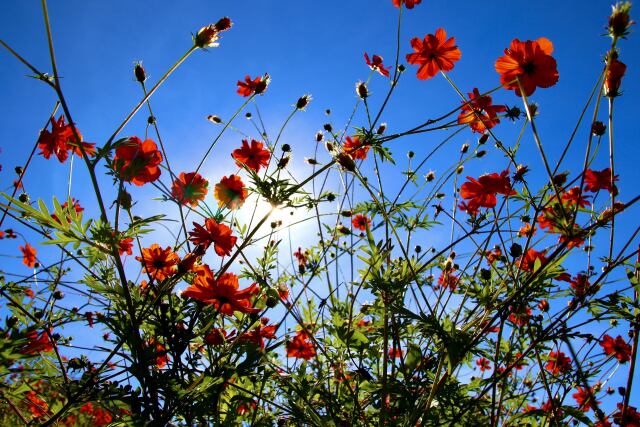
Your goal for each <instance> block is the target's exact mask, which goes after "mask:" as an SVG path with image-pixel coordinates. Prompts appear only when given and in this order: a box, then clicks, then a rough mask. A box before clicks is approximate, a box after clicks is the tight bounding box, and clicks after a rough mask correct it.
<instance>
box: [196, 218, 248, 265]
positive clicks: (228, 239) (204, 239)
mask: <svg viewBox="0 0 640 427" xmlns="http://www.w3.org/2000/svg"><path fill="white" fill-rule="evenodd" d="M193 226H194V229H193V231H190V232H189V237H190V239H189V240H191V242H192V243H193V244H194V245H202V246H204V247H205V248H208V247H209V246H210V245H211V244H213V245H214V250H215V251H216V254H218V256H227V255H230V254H231V250H232V249H233V245H235V244H236V240H238V238H237V237H235V236H232V235H231V229H230V228H229V227H227V226H226V225H224V224H220V223H218V222H216V220H215V219H213V218H207V219H206V220H205V221H204V227H203V226H202V225H199V224H196V223H195V222H194V223H193Z"/></svg>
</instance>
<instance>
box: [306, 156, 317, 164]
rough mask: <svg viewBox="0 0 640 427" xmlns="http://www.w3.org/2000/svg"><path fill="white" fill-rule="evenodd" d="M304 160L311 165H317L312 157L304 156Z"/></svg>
mask: <svg viewBox="0 0 640 427" xmlns="http://www.w3.org/2000/svg"><path fill="white" fill-rule="evenodd" d="M304 161H305V162H307V163H308V164H310V165H311V166H315V165H319V163H318V161H317V160H316V159H314V158H313V157H305V158H304Z"/></svg>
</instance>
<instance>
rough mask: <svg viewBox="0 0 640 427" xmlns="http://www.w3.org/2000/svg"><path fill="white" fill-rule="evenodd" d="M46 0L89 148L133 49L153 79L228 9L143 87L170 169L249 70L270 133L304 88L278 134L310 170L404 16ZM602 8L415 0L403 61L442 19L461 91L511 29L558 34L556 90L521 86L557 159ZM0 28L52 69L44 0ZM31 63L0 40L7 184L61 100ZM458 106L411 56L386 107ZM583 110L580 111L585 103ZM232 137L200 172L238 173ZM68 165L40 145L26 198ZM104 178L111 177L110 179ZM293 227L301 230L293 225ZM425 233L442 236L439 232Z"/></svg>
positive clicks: (356, 10)
mask: <svg viewBox="0 0 640 427" xmlns="http://www.w3.org/2000/svg"><path fill="white" fill-rule="evenodd" d="M507 4H508V7H507ZM452 5H454V7H452ZM49 11H50V17H51V21H52V27H53V35H54V40H55V46H56V53H57V59H58V67H59V71H60V75H61V76H62V78H63V79H62V82H63V83H62V84H63V89H64V92H65V94H66V97H67V100H68V102H69V106H70V109H71V111H72V114H73V117H74V120H75V122H76V124H77V126H78V128H79V129H80V130H81V131H82V133H83V135H84V137H85V139H86V140H87V141H92V142H96V143H97V144H98V145H102V144H103V143H104V141H105V140H106V139H107V138H108V137H109V135H110V134H111V133H112V132H113V130H114V129H115V128H116V126H117V125H118V124H119V122H120V121H121V120H122V119H123V118H124V117H125V116H126V115H127V113H128V112H129V111H130V110H131V108H132V107H133V106H134V105H135V104H136V103H137V102H138V101H139V100H140V98H141V92H140V88H139V87H138V84H137V83H136V82H135V81H134V79H133V73H132V70H133V64H134V61H143V65H144V67H145V69H146V71H147V73H148V75H149V78H150V80H149V81H150V83H151V84H153V82H155V81H156V79H158V78H159V77H160V76H161V75H162V74H163V73H164V71H165V70H166V69H167V68H168V67H169V66H171V64H173V62H174V61H175V60H176V59H177V58H179V57H180V56H181V55H182V54H183V53H184V52H185V51H186V50H187V49H188V48H189V47H190V46H191V44H192V42H191V34H194V33H195V32H196V31H197V30H198V29H199V28H200V27H201V26H203V25H206V24H209V23H213V22H215V21H217V20H218V19H219V18H221V17H223V16H229V17H230V18H231V19H232V20H233V22H234V26H233V28H232V29H231V30H230V31H228V32H226V33H224V35H223V37H222V40H221V45H220V47H219V48H215V49H210V50H209V51H207V52H202V51H198V52H195V53H194V54H193V55H192V56H191V57H190V58H189V59H188V61H187V62H186V63H185V64H184V65H183V66H182V67H181V68H180V69H179V70H178V71H177V72H176V73H174V75H172V76H171V78H170V79H169V81H168V82H167V84H166V85H165V86H163V87H162V88H161V89H160V91H159V92H158V93H157V94H156V95H154V96H153V98H152V103H153V107H154V110H155V115H156V117H157V119H158V124H159V126H160V130H161V132H162V135H163V139H164V140H165V143H166V145H167V148H168V150H169V153H170V157H171V160H172V166H173V168H174V169H175V170H176V171H182V170H184V171H189V170H192V169H193V167H194V164H195V163H197V161H198V160H199V156H200V154H201V153H202V152H203V151H204V150H205V149H206V147H207V146H208V144H209V143H210V141H211V140H212V139H213V137H215V135H216V134H217V132H218V131H219V128H217V127H215V126H214V125H212V124H211V123H210V122H208V121H207V120H206V116H207V115H209V114H217V115H220V116H221V117H223V118H227V117H229V116H230V115H231V114H232V113H233V112H234V111H235V110H236V108H238V106H239V105H240V104H241V103H242V101H243V99H241V98H240V97H239V96H237V95H236V94H235V90H236V81H237V80H238V79H242V78H243V77H244V75H246V74H249V75H251V76H252V77H253V76H256V75H259V74H263V73H265V72H268V73H269V74H270V75H271V77H272V83H271V85H270V87H269V89H268V91H267V94H265V95H264V96H262V97H260V99H259V106H260V111H261V113H262V117H263V119H264V121H265V122H266V123H267V130H268V131H269V133H270V134H271V135H273V134H274V133H275V132H277V130H278V128H279V125H280V124H281V123H282V121H283V120H284V119H285V118H286V116H287V115H288V114H289V112H290V111H291V108H292V107H291V106H292V105H293V104H294V103H295V102H296V100H297V99H298V97H299V96H301V95H303V94H305V93H310V94H312V95H313V101H312V103H311V105H310V106H309V107H308V109H307V112H305V113H304V114H300V115H298V116H296V118H295V120H294V121H293V122H292V123H291V125H290V126H289V127H288V128H287V130H286V132H285V134H284V139H283V142H287V143H290V144H291V145H292V146H293V147H294V159H295V160H294V167H295V168H296V170H297V171H300V173H304V172H308V171H309V168H308V167H307V166H305V165H304V163H303V162H302V159H303V157H305V156H308V155H310V153H311V151H312V150H313V147H314V142H313V141H314V140H313V137H314V134H315V132H316V131H317V130H319V129H321V128H322V125H323V124H324V123H326V122H327V121H332V122H333V123H334V125H335V126H336V127H341V126H344V123H345V122H346V120H347V118H348V116H349V114H350V113H351V111H352V109H353V105H354V104H355V102H356V95H355V91H354V87H355V86H354V85H355V82H356V81H358V80H365V79H367V77H368V76H369V70H368V68H367V67H366V66H365V64H364V60H363V57H362V55H363V53H364V52H369V53H370V54H373V53H377V54H379V55H381V56H383V57H384V58H385V63H386V64H387V65H391V64H392V63H393V57H394V54H395V44H396V39H395V32H396V23H397V13H398V10H397V9H395V8H394V7H393V6H392V5H391V0H351V1H347V2H345V1H334V0H326V1H322V2H317V1H311V0H306V1H297V2H294V1H285V0H282V1H278V2H276V1H251V2H239V1H229V0H224V1H188V2H175V1H165V0H161V1H137V2H130V1H129V2H126V1H121V0H112V1H106V2H96V1H75V0H74V1H72V0H69V1H64V2H53V1H51V2H50V4H49ZM609 11H610V2H609V1H595V0H591V1H580V2H578V1H563V2H557V1H534V2H532V1H511V2H508V3H505V2H477V1H467V0H464V1H456V2H451V1H434V0H424V1H423V4H421V5H420V6H418V7H416V8H415V9H413V10H409V11H405V12H404V16H403V27H402V33H401V38H400V46H401V49H400V54H401V55H400V58H401V61H402V62H404V55H405V54H406V53H409V52H410V51H411V49H410V46H409V40H410V39H411V38H412V37H414V36H418V37H424V36H425V34H427V33H433V32H435V30H436V29H437V28H439V27H443V28H444V29H445V30H446V31H447V33H448V34H449V35H450V36H454V37H455V38H456V41H457V44H458V46H459V48H460V49H461V51H462V59H461V60H460V61H459V62H458V63H457V64H456V66H455V68H454V70H453V71H452V72H451V73H449V75H450V77H451V78H452V79H453V80H454V81H455V82H456V84H457V85H458V86H459V87H460V88H461V90H463V91H464V92H470V91H471V90H472V89H473V88H474V87H478V88H479V89H480V90H481V91H484V90H489V89H492V88H494V87H495V86H497V85H498V75H497V73H496V72H495V71H494V70H493V64H494V62H495V60H496V58H498V57H499V56H501V55H502V51H503V49H504V48H505V47H507V46H508V45H509V43H510V41H511V40H512V39H513V38H515V37H517V38H520V39H522V40H525V39H536V38H538V37H541V36H545V37H547V38H549V39H550V40H551V41H552V42H553V43H554V46H555V52H554V56H555V57H556V59H557V61H558V70H559V73H560V80H559V83H558V84H557V85H556V86H555V87H553V88H550V89H539V90H537V91H536V93H535V94H534V96H532V97H531V98H532V100H533V101H535V102H538V103H539V104H540V116H539V119H538V123H539V130H540V133H541V135H542V139H543V143H544V144H545V149H546V150H547V154H548V155H549V157H550V158H551V159H552V163H553V159H556V158H557V156H558V155H559V153H560V151H561V149H562V147H563V144H564V141H565V140H566V139H567V137H568V136H569V135H570V133H571V131H572V126H573V124H575V120H576V119H577V117H578V115H579V113H580V108H581V107H582V104H583V102H584V101H585V100H586V99H587V97H588V95H589V92H590V91H591V88H592V86H593V84H594V83H595V81H596V78H597V76H598V73H599V72H600V69H601V66H602V59H603V55H604V53H605V52H606V50H607V48H608V46H609V39H608V38H607V37H603V33H604V32H605V30H604V25H605V22H606V17H607V16H608V14H609ZM0 38H2V39H3V40H4V41H5V42H7V43H8V44H9V45H10V46H12V47H13V48H14V49H15V50H16V51H18V52H19V53H20V54H21V55H23V56H24V57H25V58H26V59H27V60H29V61H30V62H32V63H33V65H34V66H36V68H38V69H40V70H42V71H44V72H50V71H51V69H50V65H49V59H48V50H47V44H46V35H45V32H44V26H43V19H42V14H41V12H40V9H39V2H36V1H20V2H8V1H5V2H2V3H1V4H0ZM619 47H620V48H621V49H622V51H621V59H622V60H623V61H624V62H625V63H626V64H627V66H628V69H627V75H626V77H625V79H624V82H623V90H624V96H622V97H620V98H619V99H617V100H616V111H617V116H616V125H615V126H616V127H615V132H616V141H617V143H616V144H617V145H616V159H617V172H618V173H619V174H620V176H621V182H620V185H619V187H620V189H621V198H623V199H625V198H630V197H633V196H635V195H636V194H637V193H636V192H637V189H636V186H635V184H636V183H637V182H638V180H640V168H638V167H637V165H636V163H637V159H638V155H637V153H638V151H637V146H636V144H637V135H639V134H640V121H638V120H637V114H638V108H637V101H636V100H637V96H638V93H639V91H640V80H639V79H638V69H639V66H640V41H639V39H638V37H637V34H632V35H631V37H630V38H629V40H623V41H621V43H620V45H619ZM26 74H27V70H26V69H25V68H24V67H23V66H22V65H21V64H20V63H18V62H17V61H16V60H15V59H14V58H12V57H11V56H10V55H8V54H7V53H6V51H0V82H1V83H0V99H2V100H3V101H4V102H2V103H0V116H2V117H3V119H4V120H3V126H2V127H1V128H0V147H1V148H2V153H0V164H2V166H3V169H2V172H0V180H2V181H1V182H2V185H1V186H0V187H1V188H2V189H3V190H6V189H8V188H9V187H10V185H11V182H12V181H13V179H14V178H15V177H14V174H13V168H14V166H16V165H19V164H22V163H24V161H25V159H26V157H27V155H28V153H29V150H30V149H31V147H32V146H33V144H34V142H35V140H36V139H37V136H38V132H39V130H40V128H41V127H42V125H43V124H44V122H45V121H46V119H47V117H48V116H49V114H50V112H51V109H52V107H53V104H54V102H55V97H54V93H53V92H52V91H51V90H50V89H49V88H48V87H47V86H46V85H44V84H42V83H41V82H38V81H37V80H35V79H31V78H27V77H25V75H26ZM387 87H388V80H386V79H384V78H382V77H380V76H378V75H374V76H373V77H372V80H371V84H370V90H371V92H372V97H371V100H370V102H371V105H372V106H374V109H375V107H376V106H378V105H379V104H380V102H381V98H382V97H383V95H384V94H385V93H386V90H387ZM494 102H496V103H504V104H507V105H510V106H511V105H520V99H519V98H517V97H515V96H514V95H513V93H511V92H507V91H499V92H497V93H496V94H495V95H494ZM458 105H459V99H458V98H457V96H456V94H455V92H454V91H453V90H452V88H451V87H450V86H449V85H448V83H446V81H444V79H442V78H441V77H440V76H436V78H434V79H432V80H429V81H426V82H425V81H419V80H417V79H416V78H415V67H413V66H411V65H407V71H406V73H405V74H404V75H403V77H402V80H401V82H400V85H399V87H398V89H397V92H396V94H395V95H394V98H393V99H392V101H391V103H390V105H389V108H388V109H387V110H386V112H385V114H384V115H383V117H382V120H383V121H385V122H387V123H388V124H389V132H396V131H401V130H405V129H407V128H409V127H412V126H414V125H416V124H418V123H421V122H423V121H425V120H426V119H428V118H431V117H434V116H437V115H440V114H441V113H443V112H446V111H449V110H450V109H451V108H453V107H456V106H458ZM327 108H329V109H331V111H332V113H331V116H330V117H327V116H326V115H325V113H324V112H325V109H327ZM252 111H254V110H252ZM588 114H589V116H590V114H591V113H590V111H589V113H588ZM601 119H604V116H601ZM588 121H589V119H587V122H588ZM237 123H238V126H240V127H242V129H244V130H245V131H247V132H251V131H252V127H251V126H249V124H248V122H247V121H246V120H245V119H243V118H241V119H240V120H239V121H238V122H237ZM363 123H364V117H363V116H362V115H357V116H356V120H355V124H356V125H361V124H363ZM145 124H146V113H141V114H139V115H138V116H136V117H135V118H134V120H132V121H131V123H130V124H129V125H128V126H127V127H126V128H125V129H124V131H123V133H122V136H127V135H139V136H142V135H143V134H144V129H145ZM520 124H521V122H520V123H518V124H516V125H512V124H511V123H510V122H508V121H503V123H502V124H501V125H499V126H498V127H497V128H496V129H497V132H498V133H499V134H500V135H502V136H503V138H504V140H505V141H509V138H512V137H514V136H515V135H516V134H517V131H518V130H519V125H520ZM584 129H586V127H585V126H583V131H581V132H579V133H578V137H577V139H576V143H575V144H576V145H575V147H576V148H575V149H574V150H572V151H571V153H570V156H569V157H568V160H567V163H566V165H567V167H566V168H567V169H569V168H575V166H576V164H577V162H581V159H582V158H583V150H584V146H585V143H586V131H584ZM476 137H477V135H473V134H472V133H471V132H470V131H463V132H462V133H461V134H460V135H459V136H458V137H456V140H455V142H453V144H454V145H455V147H458V146H459V145H461V144H462V143H464V142H471V143H473V142H474V141H475V139H476ZM241 139H242V137H241V136H240V135H238V134H235V133H228V134H226V135H225V137H224V138H223V139H222V140H221V142H220V144H219V146H218V147H217V150H216V151H215V152H214V154H213V155H212V156H211V157H210V158H209V160H208V162H207V163H206V164H205V167H204V171H205V174H206V175H207V176H208V177H210V178H211V179H212V180H217V179H219V178H220V177H221V176H222V175H228V174H230V173H233V172H235V170H236V169H235V167H234V164H233V161H232V160H231V159H230V157H229V155H228V153H229V152H230V151H231V150H232V149H233V148H236V147H237V146H239V143H240V140H241ZM441 139H442V135H437V136H431V135H428V136H421V137H412V138H407V139H404V140H401V141H402V142H394V143H393V144H392V145H391V149H392V151H393V152H394V154H396V157H397V158H398V159H400V160H399V164H401V165H402V164H404V163H403V162H405V161H406V160H405V159H406V157H404V154H405V152H406V151H408V150H414V151H416V153H418V156H417V158H420V154H424V153H426V151H427V149H428V148H430V147H431V146H433V145H434V144H435V143H437V142H440V141H441ZM456 150H457V148H456ZM494 151H495V150H494ZM521 154H522V156H521V159H522V160H523V161H525V160H526V161H530V162H531V166H532V168H534V170H535V168H540V167H541V165H540V163H539V162H538V160H537V159H538V154H537V151H536V150H535V147H534V144H533V141H532V140H531V138H530V137H528V138H527V139H525V140H524V141H523V148H522V151H521ZM604 154H605V150H604V149H603V151H602V152H601V155H600V156H599V157H598V159H597V160H596V162H595V163H594V168H596V169H603V168H605V167H607V160H606V156H605V155H604ZM456 156H457V155H456ZM447 161H448V163H449V164H450V163H451V161H450V159H448V158H447V156H446V155H443V156H440V157H437V158H436V159H435V160H434V161H433V162H431V163H429V164H428V165H427V166H426V169H425V170H424V171H422V174H424V173H426V172H427V171H428V170H429V169H434V170H436V171H438V170H440V171H442V169H441V168H439V166H441V165H442V164H443V162H447ZM79 165H80V163H79V162H76V166H75V168H74V178H73V187H72V193H73V194H74V195H75V197H77V198H79V199H80V200H81V201H82V200H87V203H86V204H87V205H89V204H91V203H92V199H91V190H90V188H88V187H87V177H86V174H84V173H83V172H82V171H81V168H79V167H78V166H79ZM505 166H506V163H505V162H504V160H503V159H502V157H501V156H500V155H498V154H497V153H495V152H494V153H492V154H491V155H489V156H487V158H486V160H483V161H480V162H474V163H472V164H471V165H470V166H469V169H468V170H467V171H466V172H468V174H469V175H473V176H477V175H479V174H481V173H485V172H489V171H494V170H496V169H497V168H504V167H505ZM68 168H69V162H67V163H65V164H63V165H61V164H59V163H58V162H57V161H55V160H50V161H46V160H45V159H44V158H42V157H41V156H37V157H36V158H35V159H34V164H33V170H31V172H30V174H29V176H28V177H27V179H26V185H27V190H28V191H29V193H30V195H31V197H32V199H35V198H37V197H38V196H42V197H47V198H49V197H50V195H51V194H55V195H57V196H58V197H59V198H64V197H65V195H66V191H67V174H68ZM562 169H563V168H561V170H562ZM390 170H391V169H390ZM574 170H575V169H574ZM538 171H540V169H538ZM534 175H535V174H534ZM539 176H542V175H541V174H539ZM165 178H166V177H165ZM102 182H103V184H104V185H105V186H107V187H108V186H109V180H108V179H104V180H103V181H102ZM134 191H135V193H136V195H138V196H140V197H149V196H150V195H151V194H152V193H151V192H150V191H148V190H147V189H143V190H140V189H134ZM164 206H166V205H162V204H158V203H155V202H148V204H145V205H144V206H140V207H139V209H140V211H141V212H145V213H148V214H153V213H158V212H162V209H164ZM636 212H637V210H636ZM624 221H625V222H624V224H626V225H627V226H635V225H637V220H634V219H633V218H632V217H629V216H627V219H626V220H624ZM295 237H296V238H298V239H299V236H298V235H296V236H295ZM435 239H436V240H439V239H440V240H442V241H447V240H448V236H446V237H445V238H440V237H437V236H436V237H435ZM18 244H22V243H21V242H20V243H18V242H16V241H6V240H5V241H2V242H0V253H2V254H3V255H15V254H17V246H18ZM298 244H302V245H304V239H300V240H296V241H295V242H294V243H293V246H294V248H295V247H297V246H298ZM130 261H133V260H130ZM12 262H13V263H14V264H15V268H17V269H20V268H25V267H23V266H21V265H20V264H19V260H12ZM8 263H9V262H8ZM8 265H9V264H8Z"/></svg>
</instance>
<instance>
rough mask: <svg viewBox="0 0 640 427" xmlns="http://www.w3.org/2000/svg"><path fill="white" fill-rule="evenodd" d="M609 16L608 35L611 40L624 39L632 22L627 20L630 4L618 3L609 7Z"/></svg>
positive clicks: (626, 2)
mask: <svg viewBox="0 0 640 427" xmlns="http://www.w3.org/2000/svg"><path fill="white" fill-rule="evenodd" d="M611 9H612V11H611V16H609V25H608V26H607V29H608V30H609V35H610V36H611V38H613V39H617V38H619V37H625V36H627V35H628V34H629V29H630V28H631V25H633V24H634V22H633V21H632V20H631V19H630V18H629V12H630V11H631V2H628V1H625V2H619V3H616V4H615V5H614V6H612V7H611Z"/></svg>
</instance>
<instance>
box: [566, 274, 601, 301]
mask: <svg viewBox="0 0 640 427" xmlns="http://www.w3.org/2000/svg"><path fill="white" fill-rule="evenodd" d="M569 284H570V285H571V288H572V289H573V290H574V291H575V293H576V296H577V297H580V298H582V297H584V296H587V295H590V294H594V293H596V292H597V291H598V287H597V286H595V287H594V286H591V283H590V282H589V277H588V276H587V275H586V274H578V275H577V276H575V277H574V278H573V279H571V280H570V281H569Z"/></svg>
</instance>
